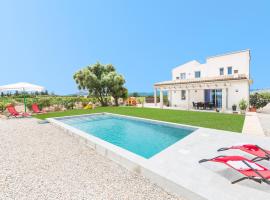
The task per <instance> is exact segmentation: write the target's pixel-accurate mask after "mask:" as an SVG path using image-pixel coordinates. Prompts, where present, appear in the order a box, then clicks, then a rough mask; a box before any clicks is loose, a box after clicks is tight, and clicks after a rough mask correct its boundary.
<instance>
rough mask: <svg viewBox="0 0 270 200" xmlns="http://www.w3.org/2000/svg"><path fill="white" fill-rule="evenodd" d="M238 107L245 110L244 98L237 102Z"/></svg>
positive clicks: (245, 102)
mask: <svg viewBox="0 0 270 200" xmlns="http://www.w3.org/2000/svg"><path fill="white" fill-rule="evenodd" d="M239 108H240V110H246V109H247V101H245V100H244V99H242V100H241V101H240V102H239Z"/></svg>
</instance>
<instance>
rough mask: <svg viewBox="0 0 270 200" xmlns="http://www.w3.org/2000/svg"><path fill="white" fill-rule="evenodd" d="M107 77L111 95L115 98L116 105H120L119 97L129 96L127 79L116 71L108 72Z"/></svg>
mask: <svg viewBox="0 0 270 200" xmlns="http://www.w3.org/2000/svg"><path fill="white" fill-rule="evenodd" d="M105 78H106V79H107V82H108V89H109V92H110V95H111V96H112V97H113V98H114V102H115V105H116V106H118V100H119V98H126V96H127V89H126V88H125V87H124V84H125V79H124V77H123V76H122V75H120V74H118V73H117V72H116V71H113V72H110V73H108V75H107V76H105Z"/></svg>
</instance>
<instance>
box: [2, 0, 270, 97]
mask: <svg viewBox="0 0 270 200" xmlns="http://www.w3.org/2000/svg"><path fill="white" fill-rule="evenodd" d="M269 10H270V1H269V0H258V1H248V0H237V1H235V0H226V1H225V0H223V1H216V0H204V1H200V0H188V1H187V0H186V1H184V0H175V1H173V0H167V1H158V0H148V1H144V0H133V1H131V0H129V1H128V0H107V1H103V0H95V1H94V0H91V1H90V0H86V1H82V0H77V1H69V0H63V1H60V0H59V1H55V0H46V1H45V0H44V1H41V0H33V1H30V0H24V1H13V0H1V1H0V85H4V84H10V83H16V82H30V83H34V84H38V85H42V86H45V87H46V88H47V89H48V90H49V91H50V92H55V93H57V94H72V93H75V92H77V86H76V84H75V82H74V80H73V74H74V73H75V72H76V71H78V70H79V69H81V68H83V67H85V66H87V65H90V64H94V63H96V62H97V61H99V62H100V63H104V64H109V63H111V64H113V65H114V66H115V67H116V69H117V71H118V72H119V73H121V74H122V75H124V77H125V79H126V87H127V88H128V89H129V91H130V92H135V91H136V92H151V91H153V84H154V83H155V82H159V81H165V80H170V79H171V70H172V69H173V68H174V67H176V66H178V65H180V64H183V63H185V62H187V61H190V60H194V59H195V60H198V61H200V62H205V58H206V57H208V56H211V55H217V54H222V53H225V52H231V51H238V50H242V49H250V50H251V76H252V79H253V80H254V84H253V85H252V86H251V88H253V89H255V88H270V81H269V76H270V59H269V58H270V39H269V37H270V12H269Z"/></svg>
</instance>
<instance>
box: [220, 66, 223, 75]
mask: <svg viewBox="0 0 270 200" xmlns="http://www.w3.org/2000/svg"><path fill="white" fill-rule="evenodd" d="M219 75H220V76H222V75H224V68H223V67H222V68H219Z"/></svg>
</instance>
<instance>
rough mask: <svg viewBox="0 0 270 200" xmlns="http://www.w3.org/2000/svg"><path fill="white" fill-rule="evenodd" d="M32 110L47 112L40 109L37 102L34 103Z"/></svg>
mask: <svg viewBox="0 0 270 200" xmlns="http://www.w3.org/2000/svg"><path fill="white" fill-rule="evenodd" d="M32 110H33V112H34V113H46V111H44V110H40V109H39V107H38V105H37V104H36V103H34V104H33V105H32Z"/></svg>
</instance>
